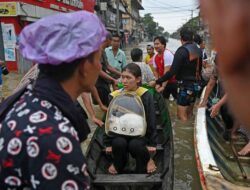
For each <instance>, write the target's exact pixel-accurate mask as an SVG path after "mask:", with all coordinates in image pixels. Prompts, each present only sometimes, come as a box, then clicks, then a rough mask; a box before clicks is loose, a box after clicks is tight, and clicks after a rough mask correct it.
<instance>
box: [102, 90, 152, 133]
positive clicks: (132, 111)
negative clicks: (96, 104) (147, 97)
mask: <svg viewBox="0 0 250 190" xmlns="http://www.w3.org/2000/svg"><path fill="white" fill-rule="evenodd" d="M146 91H147V89H145V88H143V87H139V88H138V89H137V90H136V91H133V92H127V91H124V90H123V89H120V90H116V91H114V92H113V93H111V96H113V100H112V101H111V103H110V105H109V108H108V111H107V115H106V122H105V133H106V134H107V135H109V136H110V135H113V134H118V135H125V136H134V137H135V136H144V135H145V134H146V129H147V123H146V116H145V110H144V106H143V103H142V101H141V98H140V97H141V96H142V95H143V94H144V93H145V92H146Z"/></svg>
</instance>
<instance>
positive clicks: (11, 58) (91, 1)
mask: <svg viewBox="0 0 250 190" xmlns="http://www.w3.org/2000/svg"><path fill="white" fill-rule="evenodd" d="M95 3H96V2H95V0H16V1H11V0H10V1H5V2H0V23H1V25H0V59H1V60H5V62H6V65H7V67H8V69H9V70H14V71H17V70H18V71H19V72H22V73H23V72H25V71H27V69H28V68H29V67H30V65H32V64H33V63H30V62H28V61H27V60H24V59H23V58H22V56H21V55H20V54H19V51H18V35H19V34H20V32H21V30H22V28H23V27H24V26H26V25H28V24H30V23H32V22H35V21H37V20H38V19H40V18H42V17H45V16H49V15H53V14H56V13H60V12H73V11H78V10H87V11H90V12H94V5H95Z"/></svg>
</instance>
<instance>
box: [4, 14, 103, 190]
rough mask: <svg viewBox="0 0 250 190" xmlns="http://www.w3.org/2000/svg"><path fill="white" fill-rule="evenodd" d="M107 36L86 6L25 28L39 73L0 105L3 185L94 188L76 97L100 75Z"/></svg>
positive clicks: (23, 47)
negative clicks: (82, 146) (102, 47)
mask: <svg viewBox="0 0 250 190" xmlns="http://www.w3.org/2000/svg"><path fill="white" fill-rule="evenodd" d="M90 25H91V26H92V27H89V26H90ZM106 35H107V32H106V30H105V28H104V26H103V24H102V23H101V22H100V20H99V19H98V17H97V16H95V15H94V14H92V13H89V12H85V11H79V12H74V13H65V14H59V15H54V16H50V17H46V18H43V19H41V20H39V21H37V22H36V23H34V24H31V25H28V26H27V27H25V28H24V29H23V31H22V32H21V34H20V52H21V53H22V55H23V56H24V57H25V58H26V59H29V60H32V61H34V62H36V63H37V64H38V68H39V75H38V78H37V79H36V81H35V82H33V83H31V84H30V85H28V86H27V87H25V88H23V89H21V90H20V91H18V92H16V93H15V94H14V95H12V96H11V97H9V98H8V99H6V101H5V102H4V103H3V106H2V107H0V113H1V114H0V122H1V123H0V187H1V190H5V189H6V190H7V189H25V188H27V189H43V190H44V189H62V190H64V189H65V190H66V189H69V188H71V189H74V190H76V189H83V190H86V189H89V188H90V187H89V177H88V172H87V170H86V163H85V158H84V156H83V154H82V151H81V147H80V142H79V141H83V140H84V139H85V138H86V136H87V133H88V125H87V123H86V120H85V119H84V118H83V116H82V115H81V114H80V112H79V111H78V110H77V108H76V106H75V104H74V102H75V101H76V98H77V97H78V96H79V95H80V94H81V93H82V92H88V91H90V89H91V88H92V87H93V86H94V84H95V82H96V80H97V77H98V74H99V72H100V69H101V65H100V58H101V48H100V46H101V44H102V43H103V42H104V40H105V38H106Z"/></svg>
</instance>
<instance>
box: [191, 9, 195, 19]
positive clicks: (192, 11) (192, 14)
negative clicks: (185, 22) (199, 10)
mask: <svg viewBox="0 0 250 190" xmlns="http://www.w3.org/2000/svg"><path fill="white" fill-rule="evenodd" d="M193 16H194V10H191V19H193Z"/></svg>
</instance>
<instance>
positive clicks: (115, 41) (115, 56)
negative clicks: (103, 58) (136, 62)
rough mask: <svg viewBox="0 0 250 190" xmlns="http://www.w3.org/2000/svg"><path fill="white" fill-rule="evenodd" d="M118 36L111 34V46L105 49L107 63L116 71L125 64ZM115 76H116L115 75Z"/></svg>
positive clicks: (120, 69)
mask: <svg viewBox="0 0 250 190" xmlns="http://www.w3.org/2000/svg"><path fill="white" fill-rule="evenodd" d="M119 47H120V36H119V35H113V36H112V42H111V46H110V47H108V48H106V49H105V52H106V55H107V58H108V63H109V64H110V65H111V66H112V67H114V68H115V69H116V70H118V71H120V72H121V71H122V68H123V67H125V66H126V65H127V61H126V56H125V53H124V51H122V50H121V49H120V48H119ZM115 78H118V77H117V76H116V77H115Z"/></svg>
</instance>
